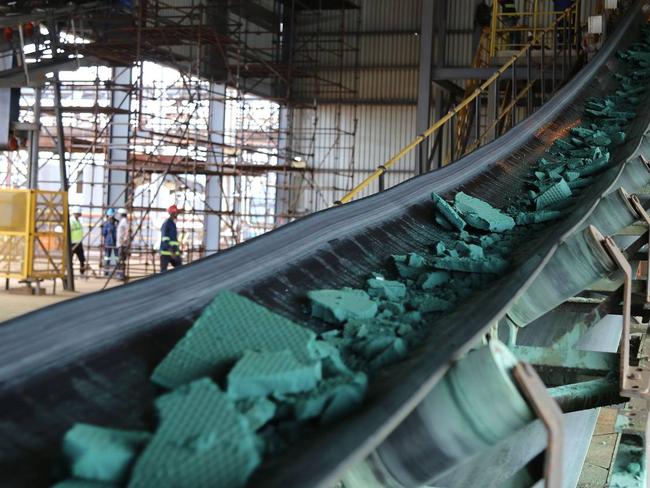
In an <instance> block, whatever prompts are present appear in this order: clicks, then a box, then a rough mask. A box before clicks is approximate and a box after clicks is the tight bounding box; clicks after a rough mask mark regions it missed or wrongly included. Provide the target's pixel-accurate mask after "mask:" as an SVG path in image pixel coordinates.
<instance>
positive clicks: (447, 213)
mask: <svg viewBox="0 0 650 488" xmlns="http://www.w3.org/2000/svg"><path fill="white" fill-rule="evenodd" d="M431 198H432V199H433V204H434V205H435V207H436V209H437V210H438V212H440V213H441V214H442V216H443V217H444V218H445V219H446V220H447V222H449V223H450V224H451V225H453V226H454V227H456V229H458V230H463V229H464V228H465V221H464V220H463V218H462V217H461V216H460V215H459V214H458V212H456V210H455V209H454V208H453V207H452V206H451V205H449V204H448V203H447V202H446V200H445V199H444V198H442V197H441V196H440V195H438V194H436V193H432V194H431Z"/></svg>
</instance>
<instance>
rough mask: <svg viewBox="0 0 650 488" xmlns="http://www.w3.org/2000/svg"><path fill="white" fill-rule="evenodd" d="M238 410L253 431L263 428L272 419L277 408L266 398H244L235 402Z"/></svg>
mask: <svg viewBox="0 0 650 488" xmlns="http://www.w3.org/2000/svg"><path fill="white" fill-rule="evenodd" d="M237 410H239V411H240V412H241V413H242V415H244V417H246V420H248V425H249V426H250V428H251V429H253V430H258V429H261V428H262V427H264V426H265V425H266V424H267V423H268V421H269V420H271V419H272V418H273V416H274V415H275V412H276V410H277V406H276V405H275V403H273V402H272V401H271V400H269V399H268V398H264V397H261V398H246V399H244V400H239V401H238V402H237Z"/></svg>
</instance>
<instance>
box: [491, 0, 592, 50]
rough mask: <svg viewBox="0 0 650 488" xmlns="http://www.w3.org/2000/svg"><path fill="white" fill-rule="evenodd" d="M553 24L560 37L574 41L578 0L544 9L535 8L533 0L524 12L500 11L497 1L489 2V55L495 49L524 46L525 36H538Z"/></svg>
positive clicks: (578, 16) (536, 5)
mask: <svg viewBox="0 0 650 488" xmlns="http://www.w3.org/2000/svg"><path fill="white" fill-rule="evenodd" d="M554 25H555V26H556V30H557V33H558V35H560V36H562V39H570V40H571V42H572V43H573V44H575V43H576V42H577V39H576V38H577V37H578V36H579V30H580V29H579V27H580V0H575V1H574V3H573V5H572V6H571V7H569V8H568V9H566V10H556V11H544V10H540V8H539V0H534V5H533V10H532V11H524V12H504V11H503V10H501V9H500V8H499V2H498V1H494V2H492V23H491V26H490V55H491V56H492V57H494V56H495V55H496V54H497V52H498V51H508V50H519V49H521V48H522V47H525V46H526V44H527V43H528V39H539V37H540V35H541V34H542V33H544V32H545V31H547V30H548V29H549V27H552V26H554Z"/></svg>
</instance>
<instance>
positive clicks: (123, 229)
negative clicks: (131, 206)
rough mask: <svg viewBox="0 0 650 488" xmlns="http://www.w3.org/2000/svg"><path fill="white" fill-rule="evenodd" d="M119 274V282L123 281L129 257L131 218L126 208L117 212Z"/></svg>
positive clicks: (116, 275) (117, 275) (117, 276)
mask: <svg viewBox="0 0 650 488" xmlns="http://www.w3.org/2000/svg"><path fill="white" fill-rule="evenodd" d="M117 218H118V219H119V220H118V223H117V233H116V238H117V259H118V262H117V272H116V273H115V277H116V278H117V279H118V280H123V279H124V277H125V269H126V259H127V257H128V255H129V244H130V238H129V217H128V215H127V213H126V209H125V208H120V209H118V210H117Z"/></svg>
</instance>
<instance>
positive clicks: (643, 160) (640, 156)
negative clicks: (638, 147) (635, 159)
mask: <svg viewBox="0 0 650 488" xmlns="http://www.w3.org/2000/svg"><path fill="white" fill-rule="evenodd" d="M639 159H640V160H641V162H642V163H643V164H645V167H646V168H648V171H650V161H648V158H646V157H645V156H644V155H643V154H639Z"/></svg>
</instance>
